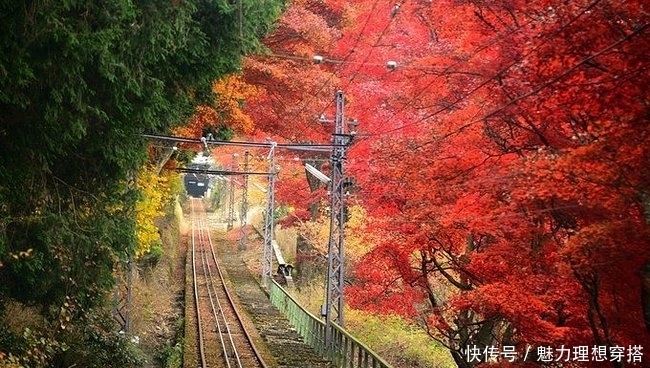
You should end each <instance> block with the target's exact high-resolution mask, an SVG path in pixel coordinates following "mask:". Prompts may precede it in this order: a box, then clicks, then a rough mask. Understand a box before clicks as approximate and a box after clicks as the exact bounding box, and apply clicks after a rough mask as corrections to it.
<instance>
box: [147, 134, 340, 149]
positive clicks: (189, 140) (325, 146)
mask: <svg viewBox="0 0 650 368" xmlns="http://www.w3.org/2000/svg"><path fill="white" fill-rule="evenodd" d="M142 137H143V138H149V139H160V140H166V141H173V142H179V143H195V144H204V145H208V144H210V145H220V146H239V147H258V148H271V147H274V148H278V149H280V148H281V149H289V150H303V151H319V152H330V150H331V149H332V148H334V147H341V146H344V145H341V144H336V143H335V144H331V143H314V144H312V143H309V144H305V143H275V142H246V141H218V140H214V139H206V138H205V137H202V138H188V137H177V136H171V135H155V134H142Z"/></svg>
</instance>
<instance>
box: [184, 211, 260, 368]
mask: <svg viewBox="0 0 650 368" xmlns="http://www.w3.org/2000/svg"><path fill="white" fill-rule="evenodd" d="M195 206H196V207H197V208H198V206H201V204H200V200H199V199H192V200H191V207H192V264H193V274H194V279H193V283H194V289H195V293H194V294H195V306H196V313H197V320H198V325H199V331H201V321H200V318H201V317H200V308H199V297H198V283H199V282H198V279H197V277H198V275H197V273H196V266H195V264H196V261H197V260H198V259H197V258H198V256H197V254H196V251H195V244H196V242H197V241H198V243H199V244H201V246H202V247H201V251H200V252H199V253H200V257H201V258H200V261H201V263H202V265H203V277H204V278H205V281H206V285H205V287H206V288H207V292H208V298H209V301H210V307H211V312H212V315H213V317H214V319H215V322H216V331H215V332H217V333H218V335H219V339H220V342H221V347H222V350H223V358H224V360H225V364H226V366H227V367H229V368H230V367H231V363H233V364H236V367H238V368H244V365H243V363H242V359H241V354H240V352H239V351H238V348H237V344H236V343H235V340H234V338H233V336H234V334H233V332H232V331H231V329H230V326H229V322H231V321H230V320H229V319H232V317H230V318H229V317H227V316H226V315H225V312H224V311H225V310H228V311H229V312H230V310H231V311H232V314H233V315H234V320H235V323H237V324H238V326H239V327H241V331H242V335H243V337H244V339H245V342H244V345H248V346H249V347H250V350H251V351H252V353H253V354H252V356H251V358H252V359H253V360H255V361H256V363H257V364H258V365H259V366H260V367H261V368H268V365H267V364H266V363H265V361H264V359H263V358H262V356H261V354H260V352H259V350H258V349H257V347H256V346H255V344H254V343H253V339H252V337H251V335H250V334H249V332H248V331H247V330H246V327H245V326H244V323H243V319H242V316H241V314H240V313H239V311H238V310H237V307H236V304H235V301H234V299H233V297H232V294H231V293H230V292H229V290H228V287H227V286H226V282H225V277H224V275H223V272H222V270H221V267H220V265H219V262H218V260H217V254H216V252H215V247H214V245H213V242H212V237H211V235H210V229H209V227H208V226H207V224H205V220H204V219H203V218H202V217H201V216H199V215H197V214H196V209H195ZM195 232H196V235H195ZM206 247H209V252H210V254H208V250H207V249H206ZM210 256H211V259H210ZM212 265H214V268H215V271H216V272H213V271H212ZM217 284H220V286H219V285H217ZM219 287H220V288H222V290H223V295H225V298H223V297H221V298H220V297H219V295H217V288H219ZM223 295H222V296H223ZM222 302H223V304H222ZM224 335H226V336H227V340H228V341H226V339H224ZM199 339H200V341H199V350H200V352H201V353H200V358H201V362H200V367H207V366H208V365H207V361H206V357H205V353H204V349H205V348H204V336H202V333H201V332H199ZM230 347H231V348H232V357H231V356H230V355H231V354H230V353H229V350H231V349H230ZM240 347H241V345H240ZM232 358H234V360H235V361H236V362H231V360H233V359H232Z"/></svg>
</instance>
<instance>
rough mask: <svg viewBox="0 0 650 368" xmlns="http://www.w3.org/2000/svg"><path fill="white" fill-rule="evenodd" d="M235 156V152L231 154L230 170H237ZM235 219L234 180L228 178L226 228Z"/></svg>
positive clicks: (229, 228) (229, 227)
mask: <svg viewBox="0 0 650 368" xmlns="http://www.w3.org/2000/svg"><path fill="white" fill-rule="evenodd" d="M237 156H239V155H238V154H236V153H233V154H232V164H231V167H232V171H237ZM234 221H235V180H234V178H230V203H229V207H228V222H227V224H226V228H227V229H228V230H232V227H233V222H234Z"/></svg>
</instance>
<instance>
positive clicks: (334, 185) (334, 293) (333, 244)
mask: <svg viewBox="0 0 650 368" xmlns="http://www.w3.org/2000/svg"><path fill="white" fill-rule="evenodd" d="M344 109H345V101H344V96H343V91H337V92H336V119H335V120H334V135H333V143H334V148H333V150H332V157H331V165H332V173H331V175H330V179H331V182H330V185H331V188H330V190H331V192H330V211H331V213H330V234H329V245H328V250H327V265H328V268H327V300H326V304H325V345H326V346H327V347H328V348H330V347H331V343H332V341H331V338H332V336H331V334H332V332H331V322H332V321H335V322H336V323H337V324H339V325H340V326H343V273H344V272H343V251H344V242H343V226H344V224H345V211H344V208H343V206H344V204H343V195H344V193H343V161H344V159H345V150H346V145H347V144H349V137H348V139H346V137H345V132H344V124H343V123H344Z"/></svg>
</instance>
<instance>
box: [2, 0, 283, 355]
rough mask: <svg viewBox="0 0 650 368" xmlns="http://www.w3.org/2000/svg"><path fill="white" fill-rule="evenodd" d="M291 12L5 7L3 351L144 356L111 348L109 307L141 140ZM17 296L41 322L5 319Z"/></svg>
mask: <svg viewBox="0 0 650 368" xmlns="http://www.w3.org/2000/svg"><path fill="white" fill-rule="evenodd" d="M238 4H240V6H241V8H240V6H238ZM283 6H284V5H283V1H282V0H264V1H256V0H241V1H240V2H239V3H237V2H236V3H235V5H233V4H231V2H229V1H225V0H188V1H174V0H172V1H169V0H168V1H162V0H133V1H127V0H100V1H95V0H78V1H75V0H63V1H27V0H23V1H20V0H2V1H1V2H0V48H1V52H0V322H2V325H0V330H1V331H3V333H2V334H0V358H1V357H2V356H5V357H7V356H8V355H9V354H11V355H12V356H13V357H14V359H17V360H18V361H19V362H20V363H23V364H25V365H29V366H57V365H61V364H65V366H70V365H71V364H78V365H79V366H126V365H128V364H131V363H135V361H131V360H128V359H127V361H120V360H119V359H115V357H114V355H113V356H112V355H111V354H107V353H106V352H105V351H104V352H102V351H101V349H102V348H106V349H108V347H109V346H113V347H115V346H118V345H119V343H118V342H116V340H114V339H113V338H112V337H111V336H113V334H112V333H113V331H111V325H110V323H107V322H106V321H105V320H104V319H103V317H102V315H103V314H102V311H104V310H105V309H106V302H107V295H108V293H109V292H110V290H111V289H112V287H113V286H114V279H113V278H114V272H113V268H114V266H115V264H116V261H118V260H119V259H124V258H126V257H127V255H128V254H129V253H131V252H132V251H133V247H134V244H135V239H134V214H133V209H134V204H135V200H136V199H137V193H135V192H134V189H133V188H134V186H133V183H132V182H130V181H131V180H132V178H134V177H135V174H136V170H137V169H138V167H140V165H141V164H142V162H143V161H144V160H146V158H147V156H146V141H145V140H144V139H142V138H141V134H143V133H166V132H167V131H168V130H169V129H170V128H171V127H173V126H175V125H178V124H181V123H182V122H183V121H184V120H185V119H186V118H187V117H188V116H189V115H190V114H191V113H192V111H193V107H194V106H195V105H197V104H199V103H203V104H209V103H210V102H211V101H214V99H213V98H212V96H211V88H210V87H211V83H212V81H214V80H215V79H217V78H219V77H220V76H222V75H224V74H226V73H230V72H233V71H235V70H238V69H239V67H240V62H241V59H242V55H243V54H245V53H250V52H254V51H257V50H258V48H259V47H260V46H259V45H260V44H259V43H258V41H257V40H258V39H259V38H260V37H261V36H263V35H264V34H265V33H266V32H267V30H269V29H270V28H271V27H272V25H273V22H274V20H275V19H276V18H277V16H278V15H279V13H280V12H281V10H282V8H283ZM240 9H241V11H240ZM241 15H243V17H242V16H241ZM16 303H19V305H24V306H29V307H33V308H34V309H35V310H38V311H39V313H40V315H41V316H42V317H43V321H42V322H41V323H40V324H39V325H38V326H40V329H37V330H23V331H17V330H16V329H15V327H14V328H10V327H9V326H7V325H6V322H7V321H6V320H5V318H3V316H4V315H5V312H6V307H7V306H8V305H16ZM89 326H90V327H89ZM5 331H6V333H4V332H5ZM40 337H43V339H41V338H40ZM91 346H92V348H89V347H91ZM28 352H31V355H30V354H28ZM88 352H90V355H89V353H88ZM93 352H95V353H96V354H95V353H93ZM28 355H29V356H30V357H28ZM91 355H92V356H91ZM102 357H104V358H102Z"/></svg>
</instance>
